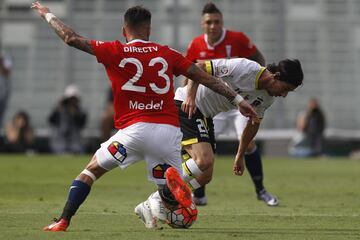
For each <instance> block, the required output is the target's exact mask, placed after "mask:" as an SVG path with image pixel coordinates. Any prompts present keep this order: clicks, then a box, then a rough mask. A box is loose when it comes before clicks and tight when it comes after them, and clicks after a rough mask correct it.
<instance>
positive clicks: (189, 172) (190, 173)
mask: <svg viewBox="0 0 360 240" xmlns="http://www.w3.org/2000/svg"><path fill="white" fill-rule="evenodd" d="M182 168H183V179H184V181H185V182H190V180H192V179H194V178H196V177H198V176H200V175H201V174H203V172H202V171H201V170H200V168H199V167H198V165H197V164H196V162H195V161H194V159H192V158H190V159H189V160H187V161H186V162H184V163H183V164H182Z"/></svg>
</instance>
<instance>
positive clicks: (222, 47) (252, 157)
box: [186, 3, 278, 206]
mask: <svg viewBox="0 0 360 240" xmlns="http://www.w3.org/2000/svg"><path fill="white" fill-rule="evenodd" d="M201 27H202V29H203V32H204V34H202V35H200V36H198V37H195V38H194V39H193V40H192V42H191V43H190V45H189V47H188V49H187V52H186V57H187V58H188V59H189V60H190V61H193V62H196V61H197V60H206V59H216V58H234V57H245V58H248V59H251V60H254V61H256V62H258V63H259V64H260V65H262V66H265V59H264V57H263V55H262V53H261V52H260V51H259V50H258V49H257V48H256V46H255V45H254V44H253V43H252V41H251V40H250V39H249V38H248V37H247V36H246V35H245V34H244V33H242V32H235V31H230V30H228V29H225V28H224V21H223V16H222V13H221V12H220V10H219V9H218V8H217V7H216V5H215V4H213V3H208V4H206V5H205V6H204V8H203V11H202V17H201ZM246 124H247V119H246V118H245V117H244V116H243V115H241V114H240V113H239V112H238V111H236V110H230V111H228V112H221V113H219V114H218V115H217V116H215V117H214V125H215V137H217V136H218V135H219V134H221V133H222V132H224V131H225V130H227V128H231V129H232V130H233V129H234V127H235V132H236V134H237V136H238V138H239V139H240V138H241V135H242V131H243V129H244V128H245V126H246ZM198 149H199V151H205V150H204V149H203V148H202V146H201V144H200V145H199V146H198ZM204 157H209V156H206V155H204ZM208 161H212V159H208ZM245 163H246V167H247V169H248V171H249V173H250V176H251V179H252V181H253V183H254V185H255V190H256V194H257V197H258V199H260V200H263V201H265V202H266V203H267V204H268V205H269V206H275V205H277V204H278V200H277V198H276V197H274V196H273V195H271V194H270V193H268V192H267V191H266V190H265V187H264V185H263V178H264V176H263V167H262V160H261V155H260V152H259V150H258V149H257V147H256V145H255V142H254V140H251V142H250V143H249V145H248V148H247V150H246V154H245ZM194 201H195V203H197V204H198V205H206V204H207V198H206V196H205V187H202V188H199V189H197V190H196V191H195V192H194Z"/></svg>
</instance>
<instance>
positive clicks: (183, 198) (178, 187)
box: [165, 167, 192, 208]
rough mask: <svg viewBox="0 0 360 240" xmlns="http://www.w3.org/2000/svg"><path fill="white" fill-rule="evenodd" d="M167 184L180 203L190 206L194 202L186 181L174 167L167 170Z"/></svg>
mask: <svg viewBox="0 0 360 240" xmlns="http://www.w3.org/2000/svg"><path fill="white" fill-rule="evenodd" d="M165 176H166V185H167V186H168V188H169V189H170V191H171V193H172V194H173V195H174V197H175V199H176V201H178V202H179V204H180V205H182V206H184V207H186V208H188V207H190V205H191V203H192V198H191V191H190V189H189V187H188V186H187V185H186V183H185V182H184V181H183V180H182V178H181V176H180V175H179V173H178V171H177V170H176V169H175V168H174V167H169V168H168V169H167V170H166V172H165Z"/></svg>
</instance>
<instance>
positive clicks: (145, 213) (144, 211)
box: [135, 200, 157, 228]
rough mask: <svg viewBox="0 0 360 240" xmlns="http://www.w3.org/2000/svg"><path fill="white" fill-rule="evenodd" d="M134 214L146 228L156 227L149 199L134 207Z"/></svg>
mask: <svg viewBox="0 0 360 240" xmlns="http://www.w3.org/2000/svg"><path fill="white" fill-rule="evenodd" d="M135 214H136V215H138V216H139V218H140V219H141V221H142V222H143V223H144V225H145V227H146V228H156V227H157V224H156V218H154V217H153V215H152V213H151V209H150V205H149V201H148V200H146V201H145V202H142V203H140V204H139V205H137V206H136V207H135Z"/></svg>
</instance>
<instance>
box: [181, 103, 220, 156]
mask: <svg viewBox="0 0 360 240" xmlns="http://www.w3.org/2000/svg"><path fill="white" fill-rule="evenodd" d="M175 104H176V107H177V108H178V111H179V119H180V128H181V132H182V133H183V138H182V141H181V146H187V145H191V144H194V143H198V142H208V143H210V145H211V147H212V149H213V152H214V153H215V149H216V142H215V133H214V123H213V120H212V118H206V117H204V115H203V114H202V113H201V112H200V110H199V109H196V112H195V114H193V115H192V117H191V119H188V114H187V113H185V112H183V111H182V110H181V104H182V101H178V100H175ZM183 157H184V158H185V159H186V158H187V157H186V156H184V155H183Z"/></svg>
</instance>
